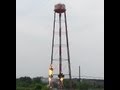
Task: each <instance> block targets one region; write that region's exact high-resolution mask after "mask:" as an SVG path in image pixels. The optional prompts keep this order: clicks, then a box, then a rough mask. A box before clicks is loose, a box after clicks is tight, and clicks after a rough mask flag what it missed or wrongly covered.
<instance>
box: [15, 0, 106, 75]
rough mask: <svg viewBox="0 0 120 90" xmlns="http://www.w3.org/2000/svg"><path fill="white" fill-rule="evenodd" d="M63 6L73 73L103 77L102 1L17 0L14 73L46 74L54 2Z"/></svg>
mask: <svg viewBox="0 0 120 90" xmlns="http://www.w3.org/2000/svg"><path fill="white" fill-rule="evenodd" d="M59 2H61V3H64V4H65V5H66V9H67V11H66V13H67V23H68V34H69V46H70V57H71V68H72V76H78V66H79V65H80V66H81V75H82V76H94V77H104V0H16V76H17V77H20V76H31V77H35V76H45V77H46V76H48V67H49V64H50V56H51V42H52V28H53V27H52V26H53V14H54V11H53V10H54V5H55V4H57V3H59Z"/></svg>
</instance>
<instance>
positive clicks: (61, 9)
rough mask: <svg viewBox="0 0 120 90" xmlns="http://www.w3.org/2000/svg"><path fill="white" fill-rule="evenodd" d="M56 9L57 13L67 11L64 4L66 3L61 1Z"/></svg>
mask: <svg viewBox="0 0 120 90" xmlns="http://www.w3.org/2000/svg"><path fill="white" fill-rule="evenodd" d="M54 11H55V12H56V13H63V12H65V11H66V9H65V5H64V4H60V3H59V4H56V5H55V9H54Z"/></svg>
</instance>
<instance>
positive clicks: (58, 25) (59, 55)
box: [49, 3, 72, 90]
mask: <svg viewBox="0 0 120 90" xmlns="http://www.w3.org/2000/svg"><path fill="white" fill-rule="evenodd" d="M64 62H66V63H64ZM54 63H56V64H54ZM63 63H64V65H63ZM64 66H67V67H66V68H64ZM65 69H67V71H65ZM55 70H56V71H55ZM49 72H50V73H49V84H50V87H51V88H52V87H54V86H53V84H51V82H52V80H53V81H54V79H55V76H56V78H57V80H58V89H60V90H62V89H63V88H64V78H66V77H67V76H68V78H67V79H68V80H69V86H70V88H71V87H72V82H71V64H70V53H69V42H68V30H67V19H66V8H65V5H64V4H61V3H59V4H56V5H55V7H54V22H53V37H52V52H51V64H50V69H49ZM69 90H70V89H69Z"/></svg>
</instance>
